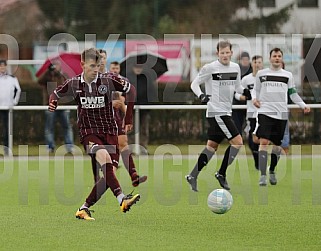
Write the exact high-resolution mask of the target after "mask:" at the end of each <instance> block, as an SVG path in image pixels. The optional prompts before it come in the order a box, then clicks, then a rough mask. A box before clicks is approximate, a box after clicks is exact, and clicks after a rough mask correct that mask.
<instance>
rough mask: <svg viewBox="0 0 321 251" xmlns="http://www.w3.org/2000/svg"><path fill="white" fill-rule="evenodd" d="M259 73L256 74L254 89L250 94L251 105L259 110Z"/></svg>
mask: <svg viewBox="0 0 321 251" xmlns="http://www.w3.org/2000/svg"><path fill="white" fill-rule="evenodd" d="M260 75H261V74H260V71H258V73H257V74H256V77H255V82H254V87H253V90H252V92H251V94H252V103H253V105H254V106H255V107H257V108H260V107H261V102H260V92H261V80H260Z"/></svg>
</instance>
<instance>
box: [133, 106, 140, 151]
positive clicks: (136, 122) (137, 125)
mask: <svg viewBox="0 0 321 251" xmlns="http://www.w3.org/2000/svg"><path fill="white" fill-rule="evenodd" d="M134 127H135V128H134V132H135V154H137V155H139V154H140V145H139V136H140V133H139V132H140V123H139V105H136V106H135V125H134Z"/></svg>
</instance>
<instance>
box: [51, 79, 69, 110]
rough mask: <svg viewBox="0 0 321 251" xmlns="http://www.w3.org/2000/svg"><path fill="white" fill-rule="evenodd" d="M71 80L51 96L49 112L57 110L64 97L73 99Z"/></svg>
mask: <svg viewBox="0 0 321 251" xmlns="http://www.w3.org/2000/svg"><path fill="white" fill-rule="evenodd" d="M71 83H72V81H71V79H68V80H66V81H65V83H64V84H62V85H60V86H58V87H57V88H56V89H55V90H54V91H53V92H52V93H51V94H50V96H49V106H48V110H49V111H50V112H53V111H55V110H56V109H57V106H58V100H59V99H60V98H62V97H67V96H72V97H73V91H72V88H71Z"/></svg>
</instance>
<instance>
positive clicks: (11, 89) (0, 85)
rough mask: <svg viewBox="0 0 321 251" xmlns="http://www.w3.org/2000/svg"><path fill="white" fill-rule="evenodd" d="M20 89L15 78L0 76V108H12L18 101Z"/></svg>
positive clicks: (6, 75)
mask: <svg viewBox="0 0 321 251" xmlns="http://www.w3.org/2000/svg"><path fill="white" fill-rule="evenodd" d="M20 93H21V88H20V85H19V82H18V80H17V78H16V77H14V76H11V75H8V74H0V106H10V107H12V106H14V105H16V104H18V102H19V99H20Z"/></svg>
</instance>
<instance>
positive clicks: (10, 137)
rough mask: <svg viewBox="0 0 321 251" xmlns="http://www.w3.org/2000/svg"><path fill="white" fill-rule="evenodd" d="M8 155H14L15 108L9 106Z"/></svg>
mask: <svg viewBox="0 0 321 251" xmlns="http://www.w3.org/2000/svg"><path fill="white" fill-rule="evenodd" d="M8 148H9V149H8V155H9V156H12V152H13V110H12V108H9V116H8Z"/></svg>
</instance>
